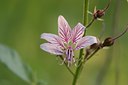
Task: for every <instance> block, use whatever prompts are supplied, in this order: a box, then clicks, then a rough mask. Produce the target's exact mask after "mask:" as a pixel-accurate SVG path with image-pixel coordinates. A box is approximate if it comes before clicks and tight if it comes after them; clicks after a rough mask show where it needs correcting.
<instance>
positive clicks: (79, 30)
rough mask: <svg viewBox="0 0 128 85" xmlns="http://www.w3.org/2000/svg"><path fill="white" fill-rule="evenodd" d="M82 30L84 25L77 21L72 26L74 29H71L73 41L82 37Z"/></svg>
mask: <svg viewBox="0 0 128 85" xmlns="http://www.w3.org/2000/svg"><path fill="white" fill-rule="evenodd" d="M84 30H85V27H84V26H83V25H82V24H81V23H78V24H77V25H76V26H75V27H74V29H73V30H72V34H71V35H72V42H73V43H76V42H77V41H78V40H79V39H81V38H82V36H83V34H84Z"/></svg>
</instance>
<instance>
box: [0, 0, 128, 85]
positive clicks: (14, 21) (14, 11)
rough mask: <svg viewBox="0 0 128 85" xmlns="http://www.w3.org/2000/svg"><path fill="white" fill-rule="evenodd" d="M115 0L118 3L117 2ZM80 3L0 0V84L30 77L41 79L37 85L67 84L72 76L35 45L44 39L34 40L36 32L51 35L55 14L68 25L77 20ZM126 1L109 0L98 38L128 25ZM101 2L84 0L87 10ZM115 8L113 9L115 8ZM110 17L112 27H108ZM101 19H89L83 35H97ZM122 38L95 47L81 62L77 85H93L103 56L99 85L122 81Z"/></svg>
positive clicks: (124, 84)
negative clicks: (114, 42)
mask: <svg viewBox="0 0 128 85" xmlns="http://www.w3.org/2000/svg"><path fill="white" fill-rule="evenodd" d="M117 1H120V4H119V5H118V6H116V2H117ZM82 2H83V0H1V1H0V44H1V45H0V85H32V84H33V81H35V82H36V81H38V80H41V81H40V82H42V85H70V84H71V82H72V76H71V75H70V73H69V72H68V71H67V69H66V68H65V66H64V65H59V64H58V61H57V60H56V56H54V55H50V54H48V53H46V52H44V51H42V50H41V49H40V47H39V46H40V44H41V43H43V42H45V41H44V40H41V39H40V35H41V33H44V32H46V33H57V26H58V25H57V18H58V16H59V15H63V16H64V17H65V18H66V19H67V21H68V22H69V24H71V26H74V25H75V24H76V23H77V22H82V11H83V3H82ZM126 2H127V1H126V0H112V3H111V5H110V7H109V10H107V12H106V14H105V16H104V17H103V19H104V21H105V33H104V35H103V36H102V38H101V40H102V39H104V37H108V36H112V35H113V36H114V35H116V34H118V33H120V32H122V31H123V29H125V27H126V24H127V23H128V16H127V15H128V12H127V9H128V3H126ZM106 3H107V2H106V0H102V1H101V0H90V11H93V9H94V7H95V6H97V8H99V9H102V8H103V7H104V5H105V4H106ZM117 7H118V9H117V10H118V12H115V10H116V8H117ZM115 13H118V14H117V15H116V14H115ZM115 16H116V24H115V25H116V26H115V27H114V30H115V31H113V24H114V23H113V19H114V18H115ZM89 19H91V17H90V16H89ZM101 23H102V22H100V21H96V22H94V24H93V25H92V26H91V27H90V28H89V29H88V32H87V35H94V36H99V35H100V32H101V29H102V28H103V26H102V24H101ZM127 36H128V34H126V35H125V37H121V38H120V39H118V40H117V42H116V44H115V45H114V46H113V48H111V49H109V48H108V49H103V50H101V51H100V52H98V53H97V54H96V55H95V56H94V57H93V58H92V59H90V60H89V62H87V64H86V65H85V68H84V71H83V73H82V76H81V77H80V79H79V83H80V85H96V84H97V82H98V75H99V74H100V73H101V69H102V67H103V66H105V65H104V62H105V61H106V59H107V57H109V59H108V61H107V64H109V67H108V66H106V67H104V69H105V70H107V71H105V75H104V76H103V78H102V80H101V82H100V83H101V85H117V84H116V83H117V80H118V85H128V81H127V80H128V76H127V75H128V68H127V64H128V63H127V61H128V53H127V50H128V48H127V43H128V38H127ZM13 49H15V50H16V51H14V50H13ZM107 51H108V52H107ZM17 52H18V53H19V54H18V53H17ZM19 55H20V56H19ZM102 74H104V72H102ZM35 75H36V76H35ZM117 78H118V79H117ZM38 84H39V83H38ZM33 85H34V84H33Z"/></svg>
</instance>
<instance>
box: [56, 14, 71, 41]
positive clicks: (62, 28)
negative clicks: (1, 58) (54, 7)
mask: <svg viewBox="0 0 128 85" xmlns="http://www.w3.org/2000/svg"><path fill="white" fill-rule="evenodd" d="M70 32H71V28H70V26H69V24H68V22H67V21H66V20H65V18H64V17H63V16H61V15H60V16H59V17H58V34H59V36H60V37H61V38H62V39H63V41H65V42H68V41H69V39H70V35H71V34H70Z"/></svg>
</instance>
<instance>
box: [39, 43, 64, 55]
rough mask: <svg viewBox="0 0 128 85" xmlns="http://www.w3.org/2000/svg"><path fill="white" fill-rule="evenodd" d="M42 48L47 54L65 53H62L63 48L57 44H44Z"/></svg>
mask: <svg viewBox="0 0 128 85" xmlns="http://www.w3.org/2000/svg"><path fill="white" fill-rule="evenodd" d="M40 48H41V49H42V50H44V51H46V52H49V53H51V54H55V55H63V51H62V49H61V47H60V46H58V45H56V44H51V43H44V44H41V45H40Z"/></svg>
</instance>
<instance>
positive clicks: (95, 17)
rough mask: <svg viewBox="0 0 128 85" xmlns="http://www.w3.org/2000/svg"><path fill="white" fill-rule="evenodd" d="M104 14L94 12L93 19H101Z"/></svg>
mask: <svg viewBox="0 0 128 85" xmlns="http://www.w3.org/2000/svg"><path fill="white" fill-rule="evenodd" d="M104 14H105V11H104V10H96V12H95V13H94V14H93V16H94V19H97V18H101V17H102V16H103V15H104Z"/></svg>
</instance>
